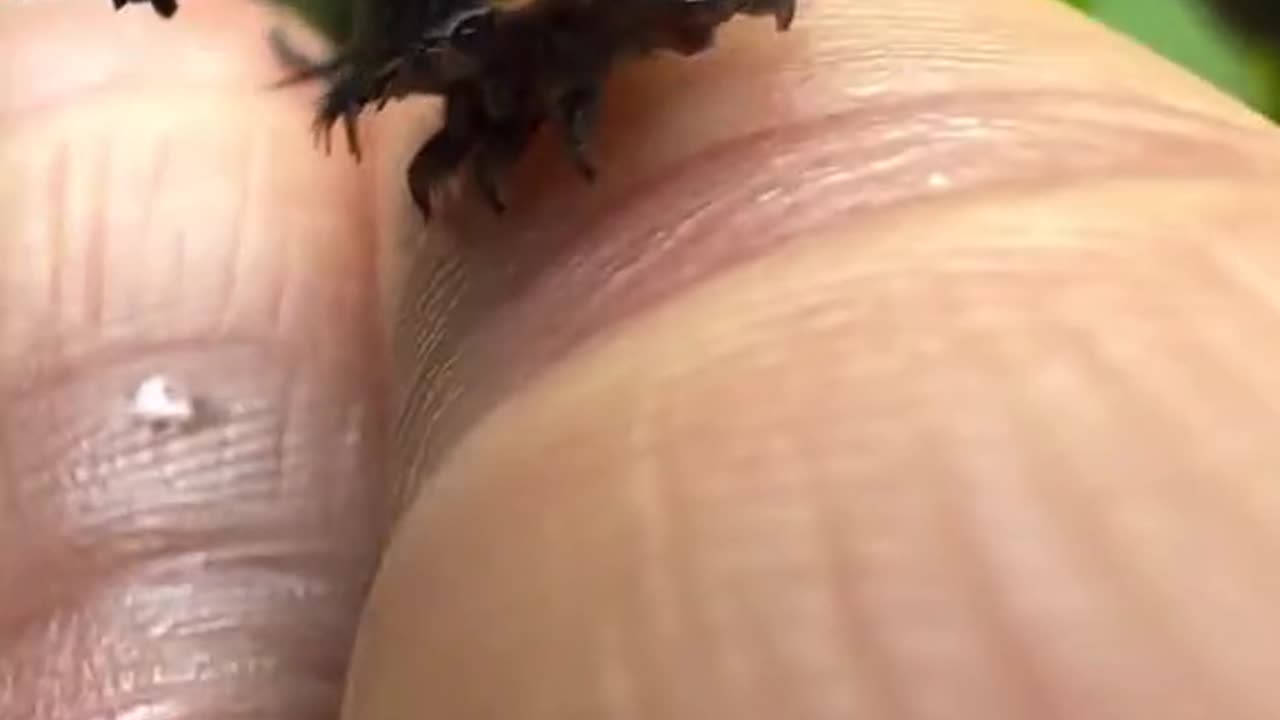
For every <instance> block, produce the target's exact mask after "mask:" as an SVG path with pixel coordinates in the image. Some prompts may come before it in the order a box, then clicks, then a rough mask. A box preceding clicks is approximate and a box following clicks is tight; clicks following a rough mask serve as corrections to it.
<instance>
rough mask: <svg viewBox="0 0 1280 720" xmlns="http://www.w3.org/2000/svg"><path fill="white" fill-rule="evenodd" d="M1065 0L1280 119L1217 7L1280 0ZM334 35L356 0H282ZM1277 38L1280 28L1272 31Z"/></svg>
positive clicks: (1264, 80) (1261, 65) (1245, 44)
mask: <svg viewBox="0 0 1280 720" xmlns="http://www.w3.org/2000/svg"><path fill="white" fill-rule="evenodd" d="M1027 1H1028V2H1066V3H1068V4H1070V5H1074V6H1076V7H1077V8H1080V9H1081V10H1084V11H1085V12H1088V13H1090V14H1091V15H1093V16H1094V17H1096V18H1098V19H1099V20H1101V21H1102V22H1104V23H1106V24H1107V25H1110V26H1111V27H1113V28H1115V29H1117V30H1120V31H1121V32H1124V33H1127V34H1129V35H1130V36H1132V37H1134V38H1135V39H1137V40H1138V41H1140V42H1142V43H1144V44H1146V45H1148V46H1150V47H1151V48H1153V49H1154V50H1156V51H1157V52H1160V53H1162V54H1164V55H1165V56H1167V57H1169V58H1171V59H1173V60H1175V61H1177V62H1179V63H1181V64H1183V65H1184V66H1186V67H1187V68H1188V69H1190V70H1192V71H1193V72H1196V73H1198V74H1199V75H1201V76H1203V77H1204V78H1206V79H1208V80H1209V81H1211V82H1213V83H1215V84H1217V85H1218V86H1219V87H1221V88H1223V89H1224V90H1226V91H1228V92H1230V93H1232V94H1233V95H1235V96H1237V97H1239V98H1240V99H1242V100H1244V101H1245V102H1248V103H1249V104H1251V105H1253V106H1254V107H1255V108H1257V109H1258V110H1260V111H1261V112H1263V113H1266V114H1267V115H1269V116H1270V117H1272V118H1273V119H1280V62H1278V60H1277V59H1278V58H1280V52H1277V49H1276V48H1268V47H1264V46H1262V45H1260V44H1258V43H1254V42H1249V41H1246V40H1245V39H1244V38H1243V36H1242V35H1240V34H1239V33H1238V32H1236V31H1235V30H1233V29H1232V28H1230V27H1228V25H1227V24H1226V23H1224V22H1223V21H1222V19H1221V16H1220V15H1219V14H1217V13H1215V12H1214V11H1213V7H1212V3H1219V4H1223V5H1226V4H1231V3H1238V4H1240V5H1246V4H1250V5H1253V6H1254V7H1255V8H1265V9H1262V10H1254V11H1253V12H1254V14H1255V15H1266V16H1268V17H1270V16H1275V15H1280V13H1278V12H1277V11H1275V10H1271V9H1269V7H1270V5H1271V4H1272V3H1274V4H1276V6H1277V7H1280V0H1027ZM282 2H285V3H286V4H289V5H292V6H294V7H295V8H297V9H298V10H299V11H301V12H302V14H303V15H305V16H306V17H307V18H308V19H309V20H311V22H313V23H314V24H315V25H317V26H318V27H320V28H321V29H322V30H324V31H325V32H326V33H328V34H329V35H330V36H332V37H334V38H336V39H341V38H343V37H345V36H346V34H347V33H348V31H349V28H350V26H351V17H350V3H351V0H282ZM1272 36H1273V37H1274V36H1275V32H1274V31H1273V32H1272Z"/></svg>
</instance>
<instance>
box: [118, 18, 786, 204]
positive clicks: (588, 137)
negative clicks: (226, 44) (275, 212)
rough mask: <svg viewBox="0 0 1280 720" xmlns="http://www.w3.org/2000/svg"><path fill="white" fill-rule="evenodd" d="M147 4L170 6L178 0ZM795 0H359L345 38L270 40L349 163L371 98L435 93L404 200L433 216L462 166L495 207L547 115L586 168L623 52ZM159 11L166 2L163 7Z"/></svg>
mask: <svg viewBox="0 0 1280 720" xmlns="http://www.w3.org/2000/svg"><path fill="white" fill-rule="evenodd" d="M112 2H113V3H114V4H115V5H116V7H117V8H119V7H122V6H123V4H125V3H127V2H151V3H152V6H153V7H154V8H155V10H156V12H158V13H160V14H161V15H166V16H168V15H172V12H173V10H175V9H176V8H174V6H173V3H174V2H175V0H112ZM795 2H796V0H367V1H366V2H365V3H363V5H361V6H359V9H360V15H359V16H358V19H357V23H356V30H355V32H354V34H353V37H352V38H351V39H350V40H349V41H348V42H347V43H346V45H345V46H344V47H343V48H341V49H340V50H339V51H338V52H337V53H336V54H334V56H333V57H331V58H330V59H329V60H326V61H323V62H314V61H312V60H310V59H309V58H306V57H305V56H303V55H302V54H300V53H298V52H297V51H296V50H295V49H294V48H293V47H292V46H291V45H290V44H289V42H288V41H287V39H286V38H284V36H283V35H282V34H280V33H279V32H274V33H272V35H271V43H272V46H273V48H274V50H275V52H276V55H277V57H278V58H279V59H280V61H281V62H282V63H283V64H284V65H285V66H286V67H287V68H289V69H290V70H291V72H292V74H291V75H289V76H288V77H286V78H285V79H284V80H282V81H281V82H280V83H279V84H278V86H284V85H291V84H295V83H299V82H304V81H309V80H323V81H324V82H325V83H327V89H326V91H325V92H324V94H323V96H322V98H321V100H320V102H319V105H318V108H317V111H316V116H315V122H314V130H315V132H316V134H317V138H318V140H319V141H321V142H323V143H324V145H325V147H326V148H328V147H329V146H330V140H329V137H330V134H331V132H332V129H333V127H334V126H335V125H337V124H338V123H341V124H342V125H343V127H344V130H345V135H346V141H347V145H348V148H349V150H350V152H351V153H353V154H354V155H355V156H356V158H357V159H359V158H360V155H361V150H360V146H359V143H358V139H357V121H358V118H359V116H360V115H361V114H362V113H363V112H364V111H365V110H366V109H367V108H368V107H370V106H372V107H374V108H375V109H381V108H382V107H383V106H384V105H385V104H386V103H387V102H389V101H391V100H395V99H399V98H403V97H406V96H409V95H417V94H426V95H435V96H440V97H442V98H443V99H444V121H443V123H442V125H441V127H440V128H439V130H437V131H436V133H435V134H434V135H432V136H431V137H430V138H429V139H428V140H427V141H426V142H425V143H424V144H423V145H422V147H421V148H420V149H419V150H418V152H417V154H416V155H415V156H414V158H413V159H412V161H411V162H410V163H409V169H408V186H409V190H410V193H411V195H412V197H413V200H414V202H415V203H416V204H417V206H418V207H419V209H420V210H421V211H422V213H423V215H424V216H425V217H427V218H430V216H431V212H432V205H433V195H436V194H437V192H438V190H439V189H440V188H441V187H442V186H443V185H444V184H445V183H446V181H448V180H449V179H451V178H453V177H455V176H458V175H463V174H466V175H469V177H470V180H471V182H472V183H473V185H474V186H475V188H476V189H477V190H478V191H479V192H480V193H481V195H482V197H483V198H484V199H485V200H486V201H487V202H488V204H489V205H490V207H492V209H493V210H494V211H496V212H502V211H503V210H505V209H506V206H507V203H506V200H505V197H504V192H503V190H502V187H501V185H502V176H503V174H504V173H505V171H506V170H507V169H508V168H509V167H510V166H511V165H513V164H514V163H516V162H517V161H518V160H519V159H520V157H521V156H522V155H523V154H524V152H525V150H526V149H527V147H528V145H529V143H530V142H531V141H532V139H533V137H534V136H535V134H536V133H537V132H538V131H539V130H541V129H542V128H543V127H544V126H546V125H551V126H552V127H553V128H554V129H555V131H556V132H557V133H558V135H559V136H560V138H561V140H562V142H563V145H564V147H565V150H566V154H567V156H568V158H569V160H570V161H571V162H572V164H573V165H574V167H575V168H577V170H578V172H579V173H580V174H581V175H582V176H583V177H584V178H585V179H586V180H588V181H592V180H594V179H595V178H596V175H597V169H596V164H595V162H594V160H593V159H592V156H591V150H590V147H591V141H592V136H593V133H594V131H595V125H596V120H597V117H598V115H599V112H600V108H601V104H602V100H603V92H604V86H605V81H606V79H607V77H608V75H609V73H610V71H611V70H612V69H613V68H614V67H615V66H616V65H617V64H618V63H620V62H624V61H627V60H630V59H634V58H638V57H641V56H644V55H647V54H651V53H654V52H659V51H669V52H675V53H678V54H683V55H694V54H697V53H700V52H703V51H705V50H707V49H708V48H710V47H711V46H712V44H713V42H714V37H715V33H716V30H717V29H718V28H719V27H720V26H721V25H722V24H724V23H725V22H728V21H729V20H730V19H731V18H732V17H734V16H736V15H756V16H772V17H773V18H774V19H775V24H776V26H777V29H778V30H779V31H784V30H786V29H788V28H789V27H790V25H791V22H792V19H793V17H794V14H795V10H796V7H795ZM166 11H168V12H166Z"/></svg>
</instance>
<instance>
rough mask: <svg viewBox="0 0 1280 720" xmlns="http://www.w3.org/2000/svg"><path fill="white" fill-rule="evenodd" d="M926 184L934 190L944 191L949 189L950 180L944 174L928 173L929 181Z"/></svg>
mask: <svg viewBox="0 0 1280 720" xmlns="http://www.w3.org/2000/svg"><path fill="white" fill-rule="evenodd" d="M926 182H928V183H929V187H931V188H933V189H935V190H945V189H947V188H949V187H951V178H950V177H947V175H946V174H945V173H940V172H932V173H929V179H928V180H927V181H926Z"/></svg>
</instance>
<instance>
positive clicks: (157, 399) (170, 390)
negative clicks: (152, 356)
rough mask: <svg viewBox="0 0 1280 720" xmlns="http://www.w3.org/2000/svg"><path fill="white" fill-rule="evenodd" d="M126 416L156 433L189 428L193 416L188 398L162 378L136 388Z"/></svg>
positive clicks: (167, 379) (183, 392) (189, 398)
mask: <svg viewBox="0 0 1280 720" xmlns="http://www.w3.org/2000/svg"><path fill="white" fill-rule="evenodd" d="M129 413H130V414H131V415H132V416H133V417H134V418H135V419H136V420H138V421H140V422H143V423H146V424H147V425H150V426H152V427H153V428H155V429H157V430H163V429H165V428H171V427H183V426H186V425H189V424H190V423H191V422H192V421H193V420H194V419H195V416H196V408H195V403H194V402H193V401H192V400H191V396H190V395H188V394H187V393H186V391H184V390H183V389H182V388H180V387H178V386H177V385H176V384H175V383H174V382H173V381H172V380H170V379H169V378H167V377H165V376H164V375H152V376H151V377H149V378H147V379H146V380H143V381H142V382H141V383H139V384H138V389H137V390H135V391H134V393H133V400H132V401H131V402H130V406H129Z"/></svg>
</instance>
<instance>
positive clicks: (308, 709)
mask: <svg viewBox="0 0 1280 720" xmlns="http://www.w3.org/2000/svg"><path fill="white" fill-rule="evenodd" d="M187 7H190V8H191V10H192V12H189V13H187V12H185V11H186V9H187ZM222 7H223V4H222V3H216V2H208V3H198V2H196V3H187V4H186V6H185V7H184V14H185V17H184V18H183V22H182V23H181V24H178V23H173V24H169V25H164V24H161V23H156V22H155V21H154V20H150V19H147V18H144V17H143V16H142V15H141V14H139V13H128V14H129V15H131V16H132V19H126V18H125V17H124V16H123V15H121V16H116V15H115V14H114V13H112V12H111V10H110V8H109V6H99V9H100V10H101V19H102V23H104V24H102V25H95V24H93V23H90V22H87V21H86V20H87V18H88V17H89V11H88V10H87V9H86V8H87V3H86V2H83V1H82V2H78V3H66V4H62V5H57V6H54V5H44V6H41V7H23V8H11V7H5V8H4V9H3V10H0V14H2V15H3V16H4V17H3V18H2V19H0V64H4V63H5V62H6V61H7V60H12V61H13V62H12V63H11V64H10V65H6V67H10V66H11V67H17V68H19V69H21V68H24V67H27V66H28V63H29V62H35V61H40V60H42V58H43V59H45V60H47V58H46V57H45V56H46V55H47V53H48V52H49V51H51V50H58V49H60V48H65V47H66V44H67V43H72V44H74V43H76V42H77V41H78V42H80V45H78V46H77V47H78V48H80V50H82V52H78V53H75V54H73V55H72V56H68V57H66V58H64V59H65V62H63V61H58V62H53V61H49V62H48V64H49V72H48V73H42V74H41V76H40V78H41V83H40V85H39V87H38V88H37V87H26V85H27V83H25V82H21V81H22V80H23V79H25V78H27V77H29V75H24V74H22V73H18V74H17V75H15V76H14V77H15V78H18V80H19V82H15V83H13V84H6V85H4V86H3V87H2V88H0V136H3V138H4V140H5V142H4V143H0V164H3V165H4V166H5V168H6V170H7V172H6V173H4V174H2V175H0V198H4V199H5V202H6V206H8V207H11V208H14V209H19V211H18V212H11V213H0V218H5V219H9V220H11V223H10V224H9V225H8V226H7V227H6V231H7V232H3V233H0V236H4V237H6V238H8V239H9V240H10V242H7V243H3V244H0V254H3V255H5V256H6V257H8V258H9V262H4V263H0V267H3V268H5V269H6V270H5V271H3V272H0V293H2V294H3V298H4V301H3V302H0V340H2V341H3V346H4V348H5V350H4V352H3V353H2V354H0V401H2V402H0V453H2V454H0V478H3V480H4V482H0V546H3V547H8V548H15V547H23V548H24V551H23V552H22V553H9V554H5V555H0V585H3V586H5V587H19V588H23V591H22V592H20V593H10V594H9V595H8V596H6V597H5V602H3V603H0V647H3V648H5V651H4V652H3V653H0V688H2V690H0V717H2V718H4V720H52V719H53V718H57V720H76V719H77V718H96V717H102V716H104V715H107V714H110V715H111V716H112V717H116V716H120V717H134V718H139V719H142V718H146V719H147V720H151V718H153V717H155V718H173V719H174V720H179V719H180V720H196V719H197V718H210V719H213V718H217V720H260V718H263V717H271V718H279V719H280V720H286V719H290V720H291V719H292V718H299V719H300V720H301V719H302V718H320V717H330V716H332V713H333V712H335V707H336V706H337V704H338V702H339V699H340V691H341V688H342V677H343V674H344V671H345V668H346V664H347V660H348V653H349V647H350V643H351V641H352V638H353V635H354V629H355V624H356V621H357V613H358V610H359V607H360V603H361V600H362V598H363V594H364V591H365V589H366V588H367V585H368V582H369V580H370V579H371V575H372V572H373V569H374V565H375V562H376V558H377V554H378V550H379V548H380V544H381V541H382V536H383V532H384V531H385V528H384V526H383V524H382V522H381V518H382V516H383V514H384V505H385V499H384V496H383V488H382V486H381V485H380V483H379V482H378V481H377V478H379V477H381V476H382V475H383V474H384V472H385V469H386V457H385V449H384V448H383V445H384V440H385V437H386V429H385V424H386V422H387V418H386V416H385V414H384V408H382V407H381V401H380V398H382V397H383V393H384V391H385V389H386V387H387V385H388V384H389V379H388V378H387V377H386V368H385V367H384V362H385V357H384V351H383V347H384V342H385V341H384V339H383V336H382V335H381V332H382V331H383V330H384V329H385V328H384V327H383V326H382V325H380V323H379V319H380V318H379V314H380V312H381V310H382V307H381V305H380V301H381V300H382V297H381V296H380V294H379V292H377V291H374V290H373V289H372V288H373V287H374V286H376V285H378V284H379V283H380V278H379V277H378V274H377V272H378V269H377V265H376V262H375V260H374V258H373V257H372V255H373V253H372V252H371V249H370V248H369V247H368V246H367V245H364V244H361V243H358V242H355V241H354V240H355V239H357V238H360V237H362V236H363V235H366V234H367V232H368V231H369V230H370V229H371V228H372V227H373V225H374V221H373V217H372V210H371V208H370V207H368V202H367V201H366V200H365V199H364V198H363V197H362V194H361V193H360V192H357V191H358V190H359V189H360V187H361V178H360V176H359V175H358V174H356V173H354V172H353V171H352V168H353V165H352V164H350V163H348V162H343V161H342V160H341V159H340V158H335V159H326V158H324V156H323V155H322V154H320V153H316V152H314V149H313V148H312V146H311V138H310V137H309V136H307V135H306V133H305V132H298V128H299V127H305V126H306V124H307V122H308V121H309V113H310V106H309V104H308V103H307V102H300V101H299V98H301V97H302V95H303V94H305V92H306V91H300V93H292V92H290V93H275V94H273V93H272V92H270V91H268V90H267V85H268V83H269V82H270V81H271V80H273V79H275V78H274V77H265V78H264V77H261V74H262V70H264V69H265V68H268V67H271V66H270V65H269V63H268V62H267V61H266V60H264V58H265V56H266V49H265V46H264V45H262V44H261V41H262V38H261V36H260V35H256V34H254V33H246V32H245V24H244V23H245V21H246V18H248V19H253V18H255V17H256V18H258V19H259V20H260V19H261V18H263V17H265V15H261V14H259V13H260V12H261V11H260V10H252V11H250V10H246V11H234V12H233V11H224V10H222V9H220V8H222ZM201 8H202V9H201ZM11 21H12V22H11ZM113 22H114V23H116V24H111V25H110V27H111V28H112V29H113V31H115V30H118V32H112V33H110V37H107V36H106V35H104V34H103V33H102V28H103V27H106V26H107V25H106V24H109V23H113ZM34 23H47V24H45V25H41V28H42V29H41V33H40V34H38V35H32V34H30V28H31V27H32V26H33V25H32V24H34ZM210 23H212V25H211V24H210ZM14 28H21V29H23V30H24V31H25V33H26V34H23V35H22V36H21V37H19V38H17V39H16V41H15V39H14V38H12V37H7V38H6V37H4V36H6V35H7V34H8V33H9V32H10V31H12V30H13V29H14ZM129 28H132V29H129ZM192 28H195V30H194V32H193V30H192ZM45 38H50V39H51V41H49V42H46V41H45ZM250 43H252V44H253V46H254V48H255V51H254V52H253V53H249V52H242V51H243V50H245V49H246V48H247V47H248V44H250ZM122 45H123V46H124V47H125V48H133V47H145V48H146V50H145V51H144V52H136V51H133V50H125V51H122V50H121V49H120V48H121V46H122ZM144 57H150V58H152V60H153V61H152V62H146V61H143V60H141V59H142V58H144ZM159 57H164V58H166V61H164V62H154V59H155V58H159ZM228 57H230V58H240V59H242V60H243V62H226V61H225V59H224V58H228ZM78 89H89V90H90V92H87V93H84V94H77V90H78ZM72 100H74V103H73V102H72ZM175 100H177V102H175ZM19 109H22V112H19ZM264 118H265V122H264V120H263V119H264ZM67 138H76V140H75V141H74V142H70V143H69V142H68V141H67ZM262 147H271V149H272V152H273V154H272V156H271V157H270V158H267V157H263V155H262V152H260V151H259V150H258V149H256V148H262ZM236 158H240V160H239V161H237V160H236ZM211 166H216V167H218V168H222V170H220V171H218V172H210V171H209V168H210V167H211ZM60 168H61V169H60ZM95 177H96V178H97V179H96V180H94V178H95ZM246 183H247V184H248V187H247V188H246ZM147 188H150V189H151V193H150V194H149V195H148V194H146V189H147ZM54 193H56V195H57V196H56V197H51V196H50V195H53V194H54ZM246 193H248V195H246ZM247 197H249V198H250V199H249V200H248V201H246V198H247ZM138 198H142V199H144V200H147V201H146V202H139V201H138ZM86 202H88V203H90V204H86ZM193 218H195V219H196V220H195V221H194V222H193ZM77 238H78V240H77ZM71 241H74V242H71ZM97 266H101V267H97ZM93 273H97V274H98V276H99V277H100V278H101V283H100V284H99V283H94V282H90V283H89V284H88V285H85V283H84V279H85V278H86V277H89V274H93ZM51 278H53V280H51ZM95 285H96V286H97V287H98V288H99V289H100V292H99V291H95V290H94V287H95ZM86 291H88V292H87V293H86ZM51 299H52V302H50V300H51ZM156 372H164V373H166V374H169V375H171V376H173V377H175V378H177V379H179V380H181V381H182V382H183V384H184V385H186V386H188V387H189V388H191V389H192V391H193V392H194V393H195V394H196V397H197V400H198V401H199V402H200V403H202V404H203V405H204V407H205V409H207V410H209V411H211V412H210V414H208V415H201V416H199V421H198V422H197V423H196V425H195V426H193V427H190V428H188V429H186V430H185V431H184V432H179V433H177V434H176V435H168V436H160V437H155V436H151V435H150V434H149V432H148V431H147V430H146V429H144V428H142V427H140V426H139V425H138V424H136V423H134V422H132V421H131V420H130V419H129V415H128V399H129V396H130V393H131V391H132V390H133V388H134V387H136V384H137V383H138V382H139V381H140V380H141V379H142V378H143V377H146V376H148V375H151V374H154V373H156Z"/></svg>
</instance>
